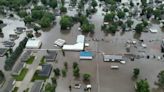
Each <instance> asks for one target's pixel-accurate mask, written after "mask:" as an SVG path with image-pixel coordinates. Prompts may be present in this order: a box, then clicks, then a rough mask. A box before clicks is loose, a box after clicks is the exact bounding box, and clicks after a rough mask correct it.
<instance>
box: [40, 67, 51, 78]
mask: <svg viewBox="0 0 164 92" xmlns="http://www.w3.org/2000/svg"><path fill="white" fill-rule="evenodd" d="M51 70H52V65H51V64H43V65H42V69H41V70H40V71H39V72H38V75H39V76H42V77H49V75H50V74H51Z"/></svg>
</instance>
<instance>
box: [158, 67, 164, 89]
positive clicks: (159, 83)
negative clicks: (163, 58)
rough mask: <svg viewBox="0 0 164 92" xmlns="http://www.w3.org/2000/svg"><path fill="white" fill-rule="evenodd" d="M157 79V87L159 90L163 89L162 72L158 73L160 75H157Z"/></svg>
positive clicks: (163, 76) (163, 75) (163, 77)
mask: <svg viewBox="0 0 164 92" xmlns="http://www.w3.org/2000/svg"><path fill="white" fill-rule="evenodd" d="M157 78H158V82H157V84H158V86H159V87H161V88H164V70H162V71H160V73H159V74H158V75H157Z"/></svg>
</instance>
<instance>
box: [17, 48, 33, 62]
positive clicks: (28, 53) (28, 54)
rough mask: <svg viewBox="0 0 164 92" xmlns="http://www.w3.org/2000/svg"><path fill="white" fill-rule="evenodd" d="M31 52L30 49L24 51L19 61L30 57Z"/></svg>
mask: <svg viewBox="0 0 164 92" xmlns="http://www.w3.org/2000/svg"><path fill="white" fill-rule="evenodd" d="M31 54H32V51H30V50H28V51H25V52H24V53H23V55H22V56H21V59H20V60H21V62H26V61H27V60H28V59H29V58H30V56H31Z"/></svg>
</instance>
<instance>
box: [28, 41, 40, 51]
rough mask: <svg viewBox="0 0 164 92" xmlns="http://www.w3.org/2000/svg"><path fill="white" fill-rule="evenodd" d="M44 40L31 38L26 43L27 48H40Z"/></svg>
mask: <svg viewBox="0 0 164 92" xmlns="http://www.w3.org/2000/svg"><path fill="white" fill-rule="evenodd" d="M41 44H42V42H41V41H40V40H37V39H29V40H28V41H27V43H26V48H28V49H39V48H40V46H41Z"/></svg>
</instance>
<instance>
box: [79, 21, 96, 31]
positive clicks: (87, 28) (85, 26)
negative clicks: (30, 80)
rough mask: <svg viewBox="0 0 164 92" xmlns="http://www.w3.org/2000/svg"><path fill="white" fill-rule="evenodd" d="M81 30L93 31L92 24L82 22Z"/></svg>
mask: <svg viewBox="0 0 164 92" xmlns="http://www.w3.org/2000/svg"><path fill="white" fill-rule="evenodd" d="M81 29H82V31H83V32H86V33H88V32H93V31H94V24H89V23H83V24H82V26H81Z"/></svg>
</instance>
